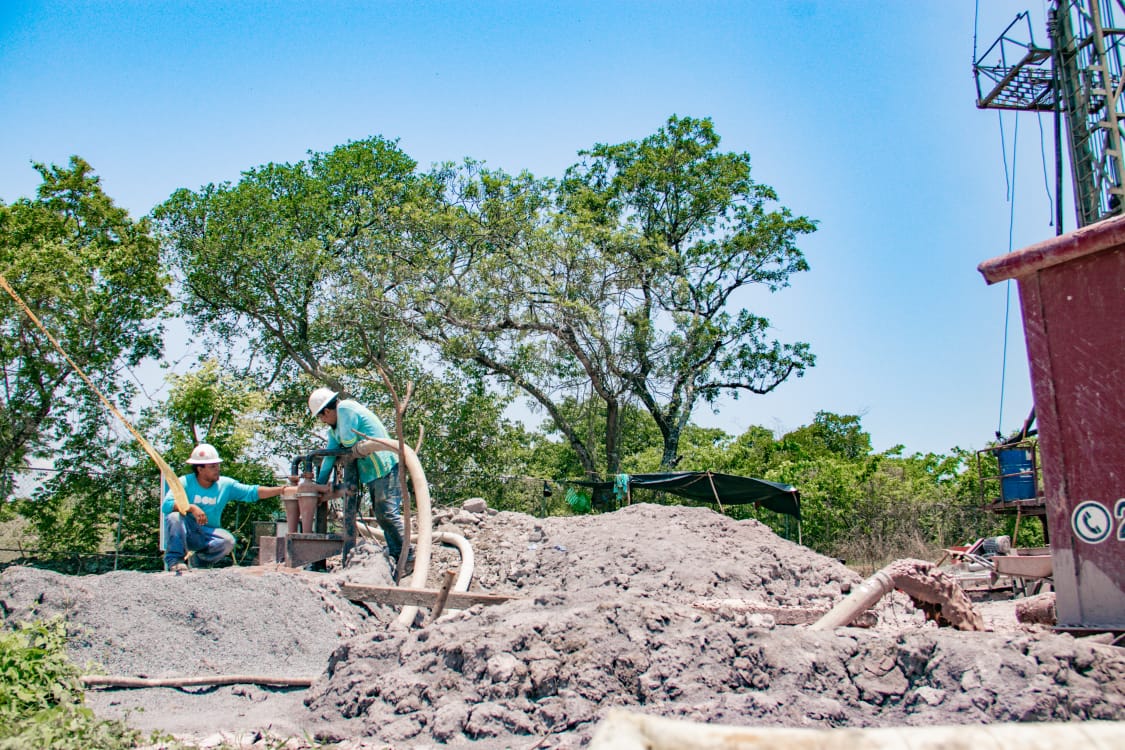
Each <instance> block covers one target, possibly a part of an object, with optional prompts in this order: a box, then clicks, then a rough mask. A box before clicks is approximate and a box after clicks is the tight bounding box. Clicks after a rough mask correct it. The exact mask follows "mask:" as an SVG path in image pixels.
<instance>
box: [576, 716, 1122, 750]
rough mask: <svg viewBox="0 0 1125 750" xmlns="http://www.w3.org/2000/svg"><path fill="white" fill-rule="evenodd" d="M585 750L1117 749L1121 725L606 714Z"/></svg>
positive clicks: (1102, 723) (1095, 722) (1119, 742)
mask: <svg viewBox="0 0 1125 750" xmlns="http://www.w3.org/2000/svg"><path fill="white" fill-rule="evenodd" d="M589 747H590V750H779V749H780V748H784V750H825V748H852V749H854V750H892V749H893V750H900V749H901V748H911V750H948V748H991V749H992V750H1055V748H1060V747H1072V748H1083V750H1117V748H1121V747H1125V722H1120V721H1074V722H1065V723H1038V722H1034V723H1033V722H1028V723H1024V724H986V725H984V726H978V725H966V726H942V727H882V728H876V729H871V728H856V729H852V728H849V727H844V728H840V729H787V728H779V727H734V726H718V725H710V724H699V723H695V722H690V721H680V720H676V719H665V718H662V717H659V716H646V715H643V714H635V713H630V712H628V711H625V710H624V709H621V708H611V709H609V711H608V712H606V716H605V718H603V719H602V720H601V722H599V723H598V728H597V730H596V731H595V732H594V737H593V739H592V740H591V742H590V745H589Z"/></svg>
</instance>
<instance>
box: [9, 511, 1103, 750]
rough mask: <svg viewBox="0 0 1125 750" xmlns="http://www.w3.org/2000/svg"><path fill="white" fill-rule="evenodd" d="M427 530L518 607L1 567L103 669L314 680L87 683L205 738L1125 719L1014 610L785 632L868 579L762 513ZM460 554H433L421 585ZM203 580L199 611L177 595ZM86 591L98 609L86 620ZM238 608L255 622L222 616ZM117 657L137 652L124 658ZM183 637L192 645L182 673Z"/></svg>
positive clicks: (410, 738)
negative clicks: (410, 604) (399, 619)
mask: <svg viewBox="0 0 1125 750" xmlns="http://www.w3.org/2000/svg"><path fill="white" fill-rule="evenodd" d="M437 524H438V529H439V530H449V531H455V532H457V533H460V534H463V535H464V536H466V537H467V538H468V539H469V540H470V541H471V542H472V544H473V547H474V550H475V553H476V559H477V568H476V571H475V575H474V579H473V580H474V583H473V589H474V590H480V591H487V592H490V593H498V594H508V595H513V596H516V597H518V598H517V599H516V600H514V601H510V602H508V603H505V604H501V605H496V606H489V607H484V606H476V607H473V608H472V609H469V610H465V611H462V612H455V613H448V614H446V615H443V616H442V617H441V618H439V619H438V620H437V621H436V622H435V623H433V624H428V625H426V626H425V627H421V628H413V629H406V628H402V627H400V626H396V625H394V624H393V621H394V618H395V615H396V614H397V613H396V612H395V611H393V610H391V609H389V608H383V607H378V606H371V607H370V609H369V610H368V609H363V608H361V607H358V606H356V605H353V604H350V603H347V602H346V601H344V600H341V599H340V598H339V597H338V596H337V595H336V594H335V593H334V591H335V587H336V586H337V585H338V583H339V582H340V581H342V580H348V581H351V582H357V583H369V584H377V585H385V584H386V582H387V576H386V570H385V567H386V566H385V564H384V563H383V561H382V559H381V557H380V556H379V555H378V554H376V553H377V550H376V549H374V548H373V547H371V546H368V547H367V548H366V556H365V557H364V556H362V555H361V559H360V560H359V561H358V563H357V565H356V566H354V567H349V568H348V569H347V570H345V571H337V572H333V573H329V574H312V573H299V574H294V573H289V574H281V573H272V572H265V573H259V574H250V573H248V572H246V571H238V570H219V571H203V572H200V573H199V574H191V575H192V576H195V577H196V578H194V579H190V580H189V578H190V576H184V577H181V578H176V577H174V576H170V575H168V574H155V575H142V574H132V573H130V574H115V575H114V576H100V577H95V578H90V579H66V578H65V577H52V576H51V575H50V574H44V573H41V572H39V571H26V570H18V569H14V570H9V571H7V572H5V574H4V575H3V577H0V606H2V607H3V612H4V615H5V617H6V618H9V619H12V618H15V617H17V616H18V615H21V614H28V613H36V614H39V615H42V614H46V613H49V612H50V611H60V612H62V613H64V614H65V615H66V616H67V617H68V618H69V620H70V622H71V623H72V626H73V627H74V628H76V629H77V628H79V627H81V628H84V629H86V630H87V631H88V633H89V635H88V636H87V637H86V638H85V639H84V640H82V639H76V641H75V643H74V651H75V655H76V656H77V657H79V658H82V657H87V658H92V659H94V660H98V661H100V660H103V659H108V660H109V663H107V664H106V667H107V669H108V670H109V671H117V670H126V669H128V670H131V672H132V673H134V674H150V675H154V676H156V675H159V676H165V675H170V674H173V673H179V674H185V673H189V672H199V671H207V670H213V673H216V674H217V673H220V672H239V673H243V674H247V673H261V672H262V671H263V670H265V669H274V670H282V671H284V670H288V671H289V673H290V676H299V675H297V674H293V673H296V672H302V673H303V672H307V671H309V670H313V671H315V672H316V673H317V674H318V675H319V676H318V678H317V680H316V681H315V683H314V684H313V686H312V688H310V689H309V690H307V691H269V690H264V689H260V688H247V687H241V688H240V687H236V688H218V689H214V690H211V691H206V692H204V691H197V692H190V691H175V690H168V689H143V690H135V691H90V693H89V696H90V702H91V705H93V706H94V708H95V710H97V711H98V712H99V713H107V712H108V713H109V714H111V715H122V716H127V717H128V718H129V720H130V721H131V722H132V723H134V724H135V725H137V726H140V727H142V728H161V729H165V730H166V731H171V732H174V733H177V734H180V735H184V736H192V737H203V736H209V735H212V734H213V733H215V732H217V731H220V730H227V731H231V732H251V731H254V730H269V731H271V732H273V733H278V732H280V733H282V734H286V733H287V734H292V735H297V736H306V737H314V736H318V737H320V738H322V739H325V740H328V739H335V740H346V743H345V746H350V747H382V746H386V745H390V746H392V747H396V748H400V747H401V748H407V747H441V746H446V747H451V748H453V747H472V748H475V749H478V750H492V749H493V748H497V749H498V748H507V747H512V748H532V747H535V748H556V747H557V748H572V747H582V746H584V745H585V744H587V743H588V742H589V740H590V738H591V736H592V734H593V731H594V728H595V726H596V724H597V722H598V720H599V719H600V717H601V716H602V715H604V713H605V712H606V710H608V709H609V708H610V707H615V706H620V707H625V708H628V709H630V710H634V711H638V712H643V713H649V714H654V715H661V716H668V717H673V718H687V719H691V720H695V721H705V722H713V723H726V724H755V725H759V726H788V727H841V726H852V727H867V726H922V725H930V724H980V723H992V722H1006V721H1083V720H1090V719H1116V720H1120V719H1123V718H1125V678H1123V677H1122V675H1123V674H1125V655H1123V653H1122V650H1121V649H1119V648H1115V647H1113V646H1110V645H1106V644H1104V643H1099V642H1097V641H1096V640H1095V639H1076V638H1073V637H1071V636H1069V635H1060V634H1055V633H1053V632H1052V631H1050V630H1049V629H1048V628H1047V627H1045V626H1043V625H1039V624H1035V623H1019V622H1018V621H1017V620H1016V618H1015V614H1014V610H1015V607H1014V605H1013V604H1011V603H1007V602H1005V603H997V604H995V605H976V606H975V607H974V612H973V614H974V615H976V616H977V617H978V618H979V624H980V627H983V628H984V630H979V631H959V630H956V629H953V628H949V627H939V626H938V625H937V623H935V622H934V621H932V620H929V619H927V615H926V613H925V612H923V611H922V610H919V609H918V608H916V607H915V606H914V604H913V602H912V600H911V598H910V597H908V596H907V595H905V594H903V593H901V592H894V593H892V594H889V595H887V596H885V597H884V598H883V599H882V600H880V601H879V602H878V604H877V605H876V606H875V607H874V608H873V611H872V613H871V615H870V619H871V622H872V623H873V626H872V627H870V628H857V627H850V628H840V629H838V630H836V631H834V632H814V631H810V630H809V629H808V628H807V627H806V626H804V625H801V624H795V625H790V624H782V623H784V622H809V621H810V620H811V619H812V618H815V617H816V616H818V615H819V613H822V612H825V611H827V610H829V609H830V608H831V607H832V606H833V605H834V604H836V603H837V602H838V601H839V600H840V599H841V598H842V597H844V596H845V595H846V594H847V593H848V592H849V591H851V589H852V587H853V586H856V585H857V584H859V583H860V582H861V581H862V578H861V577H860V576H859V575H858V574H856V573H855V572H854V571H851V570H850V569H848V568H847V567H845V566H844V565H842V564H840V563H839V562H837V561H836V560H832V559H830V558H826V557H823V556H821V555H817V554H815V553H813V552H811V551H810V550H808V549H806V548H804V547H801V546H799V545H797V544H794V543H791V542H788V541H786V540H784V539H781V538H779V537H778V536H776V535H775V534H773V533H772V532H771V531H769V529H767V528H766V527H765V526H763V525H761V524H759V523H757V522H754V521H743V522H736V521H732V520H730V519H729V518H726V517H725V516H722V515H720V514H718V513H715V512H712V511H711V510H709V509H706V508H683V507H663V506H655V505H643V504H642V505H634V506H630V507H628V508H625V509H623V510H620V511H618V512H615V513H608V514H602V515H596V516H584V517H574V518H548V519H536V518H532V517H530V516H525V515H522V514H513V513H494V512H492V511H488V510H485V511H483V512H477V513H473V512H469V511H467V510H463V509H462V510H454V511H448V512H445V513H444V514H443V515H442V516H441V517H440V518H439V519H437ZM363 549H365V548H363V547H361V550H363ZM457 564H458V559H457V554H456V552H455V551H454V550H452V549H451V548H445V547H443V548H441V549H440V550H439V551H438V552H437V554H436V556H435V560H434V565H433V566H432V569H431V579H432V580H431V582H430V584H431V585H436V581H437V579H438V577H440V576H441V575H442V573H443V571H444V570H445V569H447V568H449V567H452V566H456V565H457ZM915 572H919V569H917V568H916V569H915ZM922 573H924V571H922ZM196 579H202V580H196ZM194 587H199V588H200V590H203V591H206V592H207V594H206V596H205V597H204V600H205V601H206V607H205V605H204V603H203V601H199V600H196V599H190V600H189V599H188V598H187V591H188V590H189V589H193V588H194ZM258 588H261V589H263V590H264V592H263V595H262V597H261V598H260V599H259V598H256V597H257V596H258V594H257V593H255V592H256V590H257V589H258ZM51 590H54V591H56V593H54V594H52V593H50V591H51ZM79 590H83V591H84V592H85V593H81V594H79V593H71V594H68V595H65V596H61V595H60V594H59V593H58V592H65V591H74V592H78V591H79ZM177 594H179V598H177V596H176V595H177ZM193 595H194V594H193ZM166 599H167V600H168V601H170V602H171V603H170V604H166V603H165V602H166ZM177 602H178V603H177ZM95 603H98V604H100V605H102V606H101V609H102V610H104V611H108V614H103V615H95V614H94V612H95V610H96V609H98V606H97V605H96V604H95ZM106 605H108V606H106ZM245 608H249V609H250V610H253V611H254V612H255V613H256V615H257V618H258V619H257V620H256V621H254V620H253V619H252V618H248V619H246V620H234V619H232V617H231V616H230V615H228V614H224V615H223V616H222V617H219V616H218V615H217V614H215V613H229V612H231V611H232V610H235V609H245ZM170 634H174V638H171V637H169V636H170ZM115 649H116V650H117V651H120V652H122V653H124V654H125V655H124V656H118V657H116V658H114V657H110V656H109V654H110V653H111V652H113V651H114V650H115ZM169 649H173V650H176V651H177V652H179V653H181V656H182V658H181V659H180V660H179V661H176V662H174V663H169V659H168V652H169ZM211 651H215V652H216V653H215V654H214V655H211V656H203V655H204V654H208V653H209V652H211ZM197 653H198V654H200V655H199V656H194V654H197ZM138 709H143V711H138Z"/></svg>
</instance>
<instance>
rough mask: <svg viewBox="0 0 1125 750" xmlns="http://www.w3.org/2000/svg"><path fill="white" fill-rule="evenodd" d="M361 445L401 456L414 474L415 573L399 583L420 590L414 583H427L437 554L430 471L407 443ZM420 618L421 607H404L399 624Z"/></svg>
mask: <svg viewBox="0 0 1125 750" xmlns="http://www.w3.org/2000/svg"><path fill="white" fill-rule="evenodd" d="M360 444H361V445H363V444H368V447H372V446H374V447H376V448H377V449H378V450H386V451H391V452H393V453H397V454H399V456H400V457H401V458H402V462H403V463H404V464H406V470H407V471H408V472H409V473H410V483H411V485H412V486H413V487H414V501H415V504H416V505H417V508H416V509H415V510H416V513H415V515H417V517H418V544H417V546H415V548H414V572H413V573H411V574H410V575H408V576H406V577H405V578H403V579H402V580H401V581H399V586H400V587H403V588H418V587H417V586H415V585H414V581H415V580H419V581H422V582H423V583H425V581H426V577H427V576H428V575H429V574H430V556H431V554H432V552H433V535H434V518H433V510H432V508H431V507H430V485H429V483H428V482H426V472H425V471H423V470H422V464H421V462H420V461H418V454H417V453H415V452H414V449H413V448H411V447H410V446H409V445H406V444H403V445H402V450H401V451H400V450H399V444H398V441H397V440H392V439H391V438H368V439H366V440H364V441H363V442H362V443H360ZM372 452H373V451H372ZM395 562H396V563H397V562H398V561H397V560H396V561H395ZM404 584H405V585H404ZM417 615H418V608H417V607H403V608H402V612H400V613H399V616H398V619H396V620H395V622H397V623H399V624H400V625H405V626H406V627H410V626H411V625H412V624H413V623H414V618H415V617H416V616H417Z"/></svg>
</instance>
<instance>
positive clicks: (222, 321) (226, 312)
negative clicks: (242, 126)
mask: <svg viewBox="0 0 1125 750" xmlns="http://www.w3.org/2000/svg"><path fill="white" fill-rule="evenodd" d="M414 167H415V163H414V161H413V160H412V159H410V157H408V156H407V155H406V154H405V153H403V152H402V151H401V150H400V149H399V148H398V146H397V144H395V143H393V142H390V141H387V140H385V139H383V138H379V137H373V138H369V139H366V140H362V141H355V142H350V143H348V144H346V145H343V146H340V147H338V148H336V149H333V150H332V151H331V152H329V153H326V154H320V153H310V154H309V158H308V159H307V160H305V161H300V162H297V163H296V164H267V165H265V166H263V167H258V168H255V169H251V170H249V171H247V172H245V173H243V175H242V179H241V180H240V181H239V182H238V183H237V184H235V185H231V184H229V183H223V184H220V185H214V184H211V185H207V186H205V187H203V188H202V189H200V190H199V191H190V190H186V189H184V190H178V191H176V192H175V193H174V194H173V195H172V196H171V197H170V198H169V199H168V200H167V201H166V202H165V203H163V204H162V205H160V206H158V207H157V208H156V209H155V211H154V212H153V216H154V218H155V220H156V226H157V228H158V231H159V234H160V238H161V241H162V245H163V248H164V251H165V257H166V258H167V261H168V263H169V264H170V266H171V267H172V268H173V269H174V270H175V271H176V273H177V275H178V278H179V280H180V283H181V285H182V293H183V297H184V308H183V311H184V313H186V315H187V316H188V318H189V320H190V321H191V323H192V325H193V327H194V328H195V330H196V331H197V332H198V333H201V334H203V335H204V336H205V337H206V338H207V339H208V340H209V341H212V342H213V343H214V344H215V345H216V348H215V350H216V351H217V352H221V353H224V354H226V355H234V356H236V357H237V358H238V359H239V360H240V361H247V357H246V354H247V351H246V349H247V348H248V349H249V352H248V353H249V355H250V357H249V362H250V363H251V367H252V368H254V369H255V370H256V372H257V373H258V375H259V378H260V379H261V381H262V382H273V381H275V380H277V379H278V378H289V379H290V380H295V379H296V377H297V375H298V374H303V375H305V376H307V377H308V378H311V379H312V380H314V381H320V382H323V383H326V384H328V385H331V386H332V387H334V388H337V389H339V388H340V387H341V383H340V381H339V379H338V374H339V369H338V368H339V366H340V365H347V366H352V367H370V366H371V365H372V364H373V361H374V360H376V359H388V358H390V359H393V356H392V355H389V354H388V349H390V348H392V347H394V346H395V345H396V343H397V342H396V338H395V336H393V335H391V333H392V332H391V331H390V330H389V329H388V328H387V327H386V326H385V325H384V326H380V327H378V328H361V329H359V330H356V328H355V325H354V323H355V322H356V320H355V315H349V313H348V310H347V307H346V305H342V304H341V302H342V301H344V300H346V299H347V298H348V297H349V296H350V295H351V292H350V291H349V284H350V283H351V282H352V280H353V274H354V272H355V271H356V269H357V268H359V267H361V266H362V267H364V268H371V267H372V266H374V269H375V274H376V278H377V279H383V278H385V276H386V273H385V268H386V266H387V265H388V264H389V263H390V262H391V255H390V253H389V251H388V249H387V248H388V247H389V246H392V245H394V244H395V242H396V237H397V236H398V234H399V233H400V232H401V231H402V230H401V227H402V224H403V219H402V217H403V216H404V215H405V214H407V213H408V212H407V211H406V206H408V205H409V202H410V201H411V199H412V196H413V195H414V194H415V193H417V192H418V190H419V185H420V181H419V180H418V179H417V178H416V177H415V176H414ZM345 331H346V333H347V334H348V335H342V334H344V333H345ZM352 334H354V335H352Z"/></svg>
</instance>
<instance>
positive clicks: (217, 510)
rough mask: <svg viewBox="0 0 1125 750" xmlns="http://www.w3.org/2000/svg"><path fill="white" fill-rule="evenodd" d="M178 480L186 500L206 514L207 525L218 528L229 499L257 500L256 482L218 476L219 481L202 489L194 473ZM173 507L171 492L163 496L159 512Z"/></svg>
mask: <svg viewBox="0 0 1125 750" xmlns="http://www.w3.org/2000/svg"><path fill="white" fill-rule="evenodd" d="M180 482H182V483H183V485H184V491H185V492H186V493H187V499H188V502H189V503H191V504H192V505H198V506H199V507H200V508H202V509H203V512H204V513H206V514H207V525H208V526H213V527H215V528H219V527H220V526H221V525H222V520H223V508H225V507H227V503H229V502H230V501H231V500H237V501H239V502H242V503H255V502H257V501H258V485H256V484H243V483H242V482H236V481H235V480H233V479H231V478H230V477H224V476H220V477H219V481H217V482H215V483H214V484H213V485H211V486H210V487H207V488H206V489H204V488H203V487H201V486H200V485H199V481H198V480H196V478H195V474H194V473H192V474H188V475H187V476H183V477H180ZM172 508H173V502H172V492H171V490H169V491H168V494H167V495H165V496H164V502H163V503H162V504H161V506H160V512H161V514H165V513H171V512H172Z"/></svg>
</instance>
